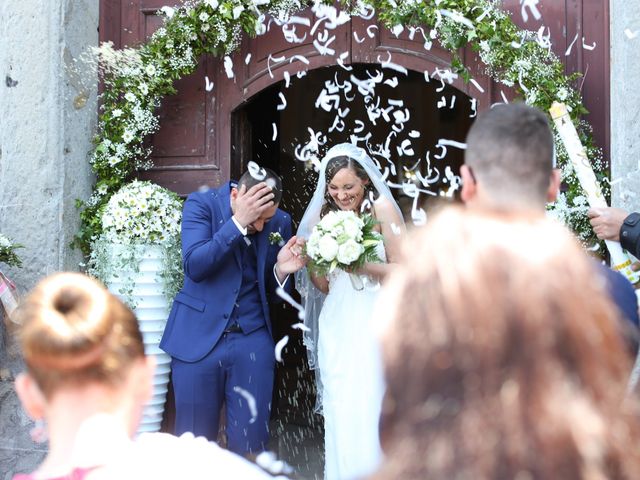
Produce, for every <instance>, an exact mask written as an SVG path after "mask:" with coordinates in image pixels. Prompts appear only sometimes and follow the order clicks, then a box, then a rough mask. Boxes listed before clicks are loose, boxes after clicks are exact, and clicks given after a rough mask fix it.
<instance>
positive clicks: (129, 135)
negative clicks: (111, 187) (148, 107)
mask: <svg viewBox="0 0 640 480" xmlns="http://www.w3.org/2000/svg"><path fill="white" fill-rule="evenodd" d="M134 138H135V137H134V135H133V133H131V132H130V131H129V130H126V131H125V132H124V133H123V134H122V140H123V141H124V143H131V141H132V140H133V139H134ZM116 163H117V162H116ZM114 165H115V164H114Z"/></svg>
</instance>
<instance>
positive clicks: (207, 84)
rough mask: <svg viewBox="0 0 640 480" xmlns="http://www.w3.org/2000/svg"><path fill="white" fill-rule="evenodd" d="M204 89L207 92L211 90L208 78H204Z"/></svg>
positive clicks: (211, 83)
mask: <svg viewBox="0 0 640 480" xmlns="http://www.w3.org/2000/svg"><path fill="white" fill-rule="evenodd" d="M204 88H205V90H206V91H207V92H210V91H211V90H213V82H212V81H210V80H209V77H206V76H205V77H204Z"/></svg>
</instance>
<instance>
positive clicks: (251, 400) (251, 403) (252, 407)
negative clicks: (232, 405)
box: [233, 385, 258, 423]
mask: <svg viewBox="0 0 640 480" xmlns="http://www.w3.org/2000/svg"><path fill="white" fill-rule="evenodd" d="M233 391H234V392H236V393H238V394H240V395H241V396H242V397H243V398H244V399H245V401H246V402H247V406H248V407H249V412H251V418H250V419H249V423H254V422H255V421H256V419H257V418H258V407H257V406H256V399H255V397H254V396H253V395H251V394H250V393H249V392H247V391H246V390H245V389H244V388H242V387H239V386H237V385H236V386H235V387H233Z"/></svg>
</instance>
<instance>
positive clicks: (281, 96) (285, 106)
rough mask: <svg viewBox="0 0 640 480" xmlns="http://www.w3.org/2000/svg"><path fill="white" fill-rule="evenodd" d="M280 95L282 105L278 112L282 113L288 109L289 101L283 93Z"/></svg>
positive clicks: (279, 93)
mask: <svg viewBox="0 0 640 480" xmlns="http://www.w3.org/2000/svg"><path fill="white" fill-rule="evenodd" d="M278 95H279V96H280V105H278V107H277V109H278V111H282V110H284V109H285V108H287V99H286V98H285V97H284V94H283V93H282V92H278Z"/></svg>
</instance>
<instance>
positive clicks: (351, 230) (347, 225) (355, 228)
mask: <svg viewBox="0 0 640 480" xmlns="http://www.w3.org/2000/svg"><path fill="white" fill-rule="evenodd" d="M342 226H343V228H344V233H346V234H347V235H348V236H349V238H353V239H354V240H356V241H358V242H359V241H360V240H362V227H364V222H363V221H362V219H360V218H358V217H355V216H353V215H351V216H349V217H346V218H345V219H344V220H343V221H342Z"/></svg>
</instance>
